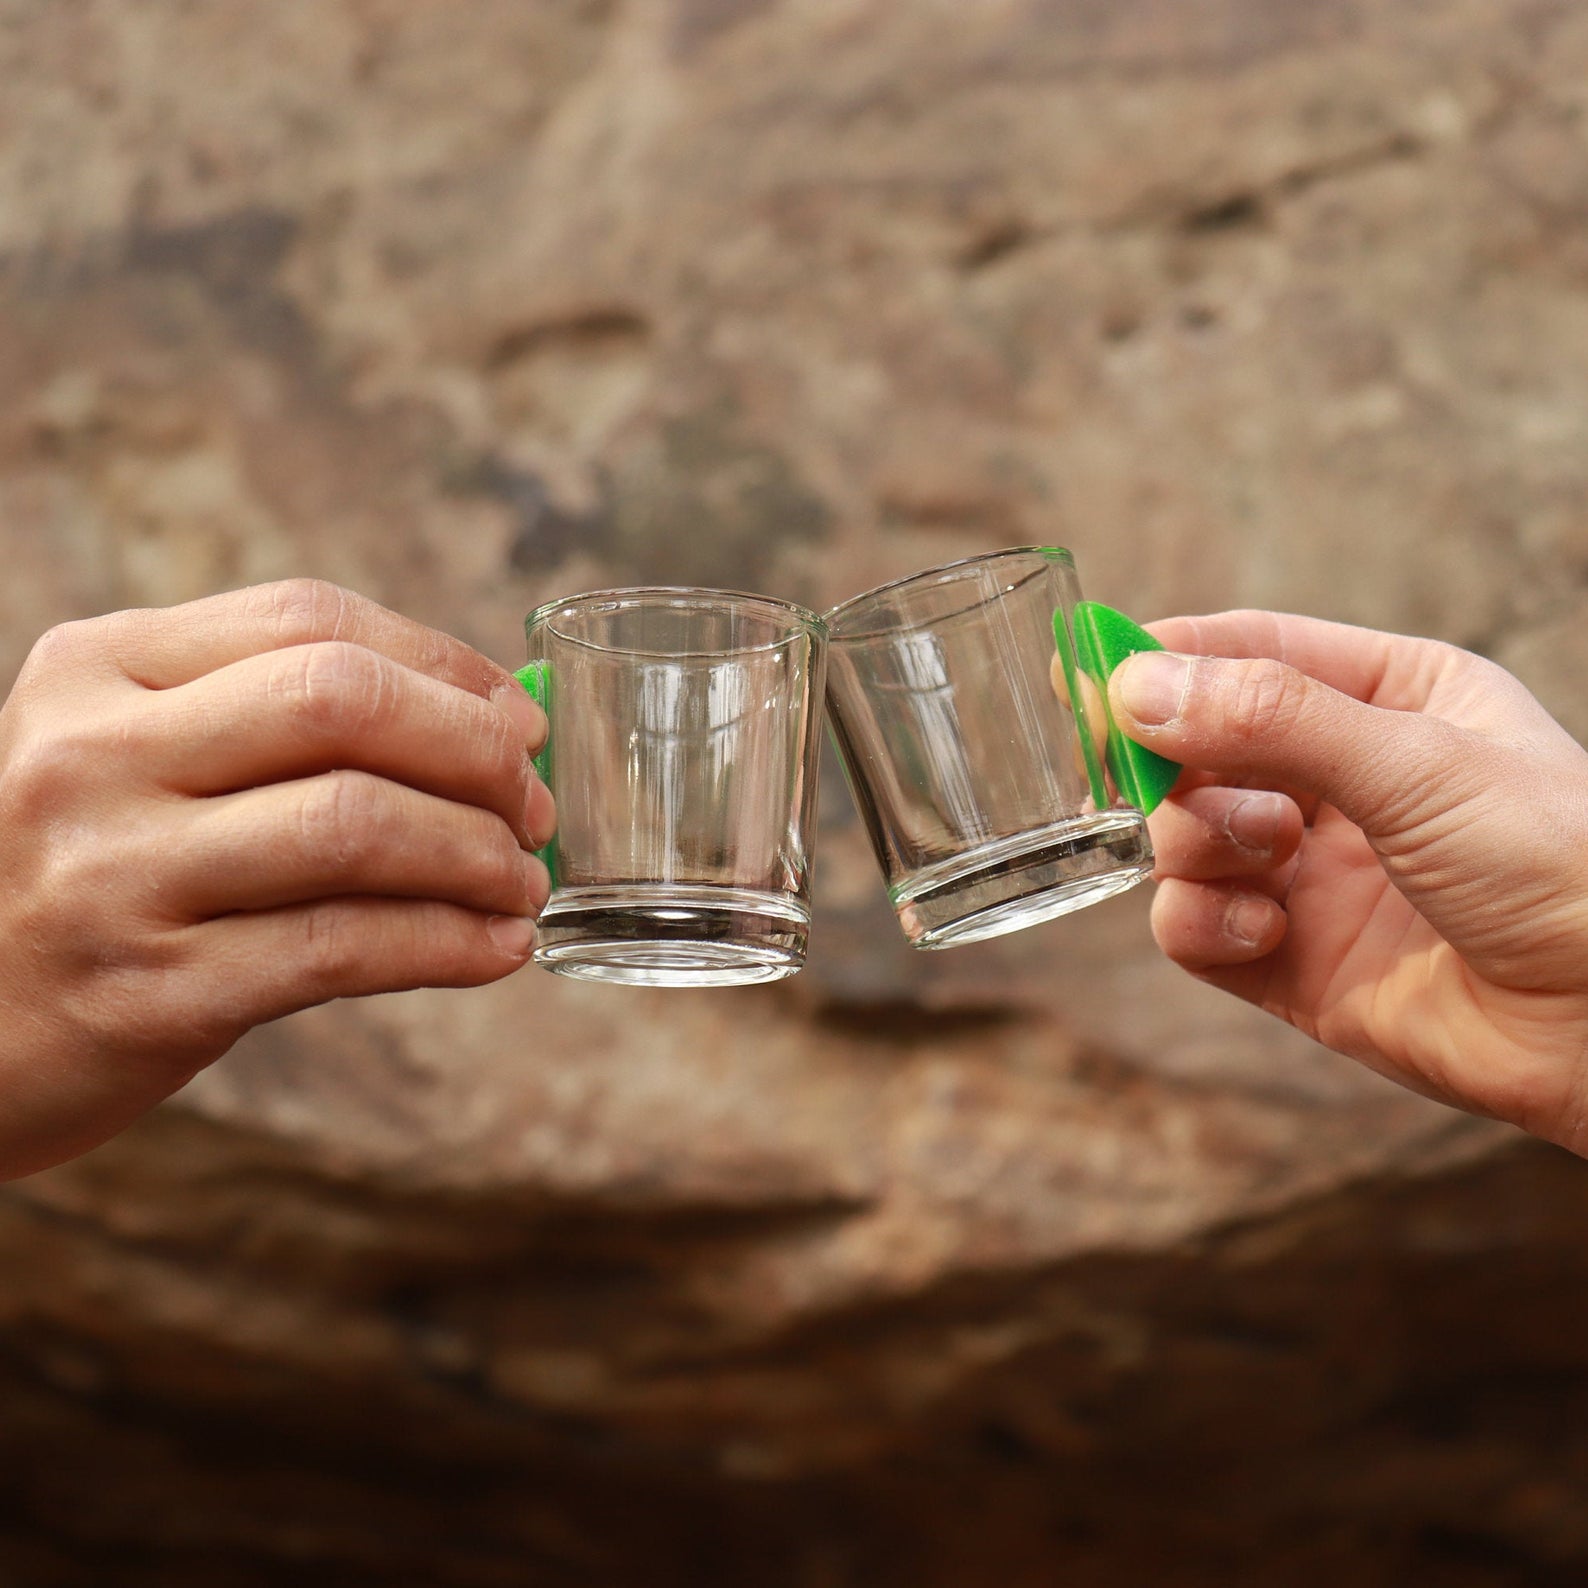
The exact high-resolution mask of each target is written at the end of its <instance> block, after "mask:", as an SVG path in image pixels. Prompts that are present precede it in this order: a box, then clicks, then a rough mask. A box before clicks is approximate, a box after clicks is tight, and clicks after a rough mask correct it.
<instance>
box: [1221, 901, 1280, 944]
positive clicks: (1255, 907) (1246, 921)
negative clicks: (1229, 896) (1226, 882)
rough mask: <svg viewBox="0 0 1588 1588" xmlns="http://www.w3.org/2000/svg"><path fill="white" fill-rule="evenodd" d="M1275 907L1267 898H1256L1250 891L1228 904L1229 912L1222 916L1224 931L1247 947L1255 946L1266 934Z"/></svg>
mask: <svg viewBox="0 0 1588 1588" xmlns="http://www.w3.org/2000/svg"><path fill="white" fill-rule="evenodd" d="M1276 908H1277V906H1276V905H1275V904H1274V903H1273V902H1272V901H1271V900H1269V899H1261V898H1258V897H1257V895H1256V894H1252V893H1248V894H1245V895H1243V896H1241V897H1239V898H1237V899H1236V900H1235V902H1234V903H1233V904H1231V905H1230V908H1229V913H1228V914H1227V915H1226V916H1225V917H1224V930H1225V933H1226V934H1227V935H1228V936H1229V937H1230V938H1232V939H1233V940H1234V941H1235V942H1237V943H1244V944H1245V945H1246V947H1247V948H1256V947H1257V945H1258V944H1259V943H1261V942H1262V940H1263V939H1264V938H1265V937H1267V936H1268V933H1269V929H1270V927H1271V926H1272V925H1273V920H1274V911H1275V909H1276Z"/></svg>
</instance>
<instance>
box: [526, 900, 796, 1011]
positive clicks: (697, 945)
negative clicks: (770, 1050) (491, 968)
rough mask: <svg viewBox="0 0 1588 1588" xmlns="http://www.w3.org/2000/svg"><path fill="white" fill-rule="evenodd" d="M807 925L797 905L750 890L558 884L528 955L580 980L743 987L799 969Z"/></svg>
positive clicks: (540, 963)
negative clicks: (559, 886) (532, 949)
mask: <svg viewBox="0 0 1588 1588" xmlns="http://www.w3.org/2000/svg"><path fill="white" fill-rule="evenodd" d="M809 930H810V911H809V910H808V909H807V908H806V906H805V905H804V904H802V903H800V902H799V901H797V900H794V899H790V898H789V897H788V896H787V895H785V894H780V893H762V892H760V891H758V890H756V889H751V888H714V887H709V886H702V885H700V884H698V883H695V884H685V883H670V882H651V883H618V884H613V885H610V886H607V887H593V888H564V889H561V890H559V891H558V892H557V893H556V894H554V895H553V897H552V901H551V903H550V904H549V905H548V906H547V907H546V910H545V912H544V914H542V916H541V918H540V938H539V942H538V943H537V945H536V948H535V962H536V964H538V965H543V966H544V967H545V968H546V969H547V970H549V971H554V972H555V973H556V974H557V975H559V976H573V977H575V978H577V979H578V980H580V981H599V982H617V983H621V984H624V985H627V986H631V987H743V986H748V985H750V984H752V983H754V982H764V981H781V980H782V979H783V977H785V976H792V975H793V974H794V973H795V971H797V970H799V969H800V967H801V966H803V965H804V963H805V940H806V936H807V934H808V932H809Z"/></svg>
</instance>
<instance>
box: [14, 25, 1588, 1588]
mask: <svg viewBox="0 0 1588 1588" xmlns="http://www.w3.org/2000/svg"><path fill="white" fill-rule="evenodd" d="M1033 541H1041V542H1059V543H1062V544H1068V545H1070V546H1072V547H1073V548H1074V549H1075V550H1076V552H1077V554H1078V556H1079V559H1080V563H1081V567H1082V571H1083V575H1084V577H1085V580H1086V583H1087V586H1088V589H1089V592H1090V593H1091V594H1093V595H1095V596H1098V597H1100V598H1102V599H1105V600H1110V601H1114V602H1116V603H1118V604H1120V605H1123V606H1125V607H1127V608H1128V609H1129V610H1131V611H1132V612H1134V613H1136V614H1138V615H1140V616H1143V617H1151V616H1155V615H1159V614H1163V613H1168V612H1171V611H1183V610H1205V609H1216V608H1219V607H1225V606H1231V605H1239V604H1257V605H1266V606H1276V607H1281V608H1290V609H1301V610H1306V611H1310V612H1314V613H1318V614H1322V615H1325V616H1331V617H1337V618H1343V619H1349V620H1355V621H1360V622H1364V623H1369V624H1373V625H1378V626H1386V627H1394V628H1404V629H1410V630H1415V631H1418V632H1423V633H1428V634H1435V635H1439V636H1442V637H1445V638H1448V639H1451V640H1454V641H1457V642H1459V643H1461V644H1464V645H1469V646H1472V647H1475V648H1477V649H1479V650H1482V651H1484V652H1486V653H1488V654H1490V655H1493V656H1496V657H1498V658H1499V659H1500V660H1502V661H1504V662H1505V663H1507V664H1508V665H1510V666H1512V667H1513V668H1515V669H1516V670H1517V671H1519V672H1520V673H1521V674H1522V676H1523V677H1524V678H1526V679H1527V681H1528V682H1529V683H1530V684H1532V685H1533V687H1534V688H1535V689H1536V690H1538V691H1539V693H1540V694H1541V695H1542V696H1543V698H1544V699H1545V700H1546V702H1548V703H1549V704H1550V705H1551V707H1552V708H1553V709H1554V710H1556V711H1557V713H1558V714H1559V715H1560V716H1561V718H1562V720H1563V721H1565V722H1566V723H1567V724H1568V726H1570V727H1572V728H1573V730H1574V731H1576V732H1578V733H1579V734H1582V733H1584V732H1588V706H1585V704H1584V700H1585V689H1584V686H1585V685H1588V631H1585V622H1584V620H1585V617H1588V9H1585V8H1584V7H1583V6H1582V5H1580V4H1578V3H1575V0H1309V3H1307V4H1305V5H1303V4H1298V3H1283V0H909V3H901V0H534V3H532V4H525V3H522V0H470V3H468V4H457V3H455V0H312V3H311V0H273V3H272V4H270V5H268V6H260V5H243V4H239V3H235V0H212V3H191V0H140V3H139V4H136V5H131V4H126V3H124V0H0V545H3V550H4V555H5V560H6V572H5V577H4V579H3V580H0V651H3V653H4V654H3V656H0V668H3V670H4V676H5V677H6V678H7V679H9V678H10V677H11V676H12V675H13V673H14V671H15V668H16V667H17V666H18V665H19V664H20V662H21V659H22V657H23V656H24V655H25V654H26V651H27V649H28V647H29V645H30V644H31V642H32V640H33V638H34V637H35V636H36V635H37V634H38V633H39V632H41V631H42V630H43V629H44V628H45V627H47V626H48V625H50V624H51V623H53V622H56V621H58V620H61V619H65V618H70V617H76V616H81V615H86V614H90V613H94V612H99V611H104V610H109V609H113V608H117V607H121V606H125V605H128V604H143V603H156V604H165V603H170V602H175V601H180V600H183V599H185V598H188V597H192V596H196V595H199V594H202V593H205V592H208V591H212V590H216V589H221V588H225V587H229V586H232V585H236V584H240V583H246V582H252V581H258V580H265V579H272V578H276V577H280V576H284V575H289V574H298V573H309V574H318V575H323V576H325V577H328V578H331V579H335V580H338V581H340V582H343V583H345V584H348V585H351V586H353V587H355V588H357V589H359V590H362V591H364V592H366V593H367V594H369V595H371V596H373V597H375V598H377V599H379V600H381V601H384V602H386V603H388V604H390V605H392V606H394V607H397V608H399V609H401V610H403V611H405V612H408V613H410V614H412V615H413V616H415V617H417V618H420V619H422V620H424V621H426V622H429V623H433V624H436V625H439V626H441V627H444V628H447V629H450V630H452V631H453V632H455V633H458V634H460V635H462V636H463V637H464V638H466V639H468V640H469V641H471V642H472V643H474V644H476V645H478V646H479V647H480V648H482V649H484V650H486V651H488V652H491V653H492V654H494V655H496V656H498V657H500V658H502V659H503V660H505V661H508V662H512V661H513V660H514V659H515V658H516V657H517V656H518V655H519V654H520V646H521V643H522V642H521V639H520V636H519V623H520V620H521V618H522V615H523V613H524V612H525V611H526V610H527V609H528V608H529V607H530V606H532V605H534V604H535V603H536V602H537V601H539V600H541V599H543V598H545V597H548V596H550V595H554V594H559V593H564V592H568V591H572V590H575V589H580V588H587V587H590V586H593V585H597V584H604V583H615V582H623V583H627V582H635V581H645V580H651V581H665V582H679V583H682V582H690V581H700V582H706V583H712V584H722V585H731V586H739V587H749V588H756V589H761V590H766V591H770V592H776V593H779V594H784V595H787V596H791V597H794V598H797V599H800V600H803V601H806V602H810V603H812V604H815V605H818V606H820V605H825V604H827V603H830V602H832V601H834V600H836V599H839V598H841V597H842V596H844V595H846V594H850V593H853V592H854V591H856V590H859V589H861V588H863V587H864V586H866V585H868V584H870V583H873V582H875V581H876V580H878V579H881V578H884V577H890V576H893V575H896V574H899V573H903V572H907V571H909V570H911V569H912V568H915V567H919V566H924V565H926V564H927V563H930V562H934V561H940V560H944V559H947V558H950V557H954V556H960V555H965V554H969V553H972V552H976V551H980V550H984V549H991V548H995V547H999V546H1004V545H1011V544H1017V543H1023V542H1033ZM828 772H829V774H832V773H833V769H832V768H831V767H829V768H828ZM829 784H830V786H829V787H828V788H827V791H826V799H825V808H824V814H823V834H822V839H821V856H820V866H819V890H818V909H819V919H818V930H817V934H816V939H815V952H814V958H813V962H812V964H811V966H810V969H809V970H808V971H807V973H806V974H804V975H803V976H801V977H799V978H797V979H796V980H794V981H793V982H790V983H788V984H785V985H782V986H779V987H775V988H768V989H760V990H753V991H746V992H743V993H706V994H700V995H691V994H683V993H676V992H671V993H661V992H658V993H651V994H647V993H643V992H627V991H625V992H616V991H604V990H600V989H590V988H578V987H573V986H563V985H560V984H558V983H556V982H555V981H554V980H553V979H552V978H550V977H547V976H544V975H542V974H540V973H538V972H526V973H525V974H523V975H521V976H518V977H516V978H514V979H513V980H511V981H509V982H508V983H506V984H503V985H501V986H498V987H495V988H491V989H488V990H483V991H473V992H467V993H425V994H413V995H409V996H405V997H401V998H393V999H386V1000H380V1001H376V1002H371V1003H367V1004H363V1005H338V1006H332V1007H330V1008H326V1009H323V1010H318V1011H314V1012H312V1013H309V1014H306V1015H304V1016H301V1017H299V1018H296V1019H293V1020H290V1021H287V1022H284V1023H282V1024H280V1025H279V1026H276V1027H273V1028H270V1029H267V1030H263V1031H260V1032H258V1033H256V1034H255V1036H254V1037H252V1038H251V1039H249V1040H248V1041H247V1042H246V1043H245V1044H243V1046H242V1047H240V1048H239V1049H238V1050H237V1051H236V1052H235V1053H234V1054H233V1055H232V1056H231V1057H229V1058H228V1059H227V1060H226V1061H225V1062H224V1063H222V1064H221V1065H219V1066H218V1067H217V1068H216V1069H214V1070H213V1071H212V1072H210V1073H208V1074H206V1075H205V1076H203V1077H201V1078H200V1079H199V1080H198V1081H197V1082H195V1083H194V1084H193V1085H192V1086H191V1087H190V1088H189V1089H188V1090H187V1092H186V1093H185V1094H183V1096H181V1097H180V1098H179V1099H177V1100H176V1101H175V1102H174V1103H173V1104H172V1105H170V1106H169V1107H167V1108H166V1109H164V1110H162V1111H161V1112H160V1113H159V1114H158V1115H156V1116H155V1117H152V1118H151V1119H149V1120H148V1121H147V1122H145V1123H144V1124H143V1125H141V1126H140V1127H138V1128H137V1129H135V1130H134V1131H132V1132H130V1133H129V1134H128V1135H127V1136H125V1137H124V1138H122V1139H121V1140H119V1141H118V1142H116V1143H114V1144H112V1145H111V1146H109V1147H107V1148H105V1149H103V1150H102V1151H100V1152H98V1153H96V1154H94V1155H92V1156H91V1157H89V1158H88V1159H86V1160H83V1161H82V1162H80V1163H78V1164H75V1165H72V1166H70V1167H67V1168H64V1169H62V1170H59V1171H56V1172H53V1173H51V1174H48V1175H44V1176H40V1177H37V1178H35V1179H32V1180H29V1181H26V1182H23V1183H20V1184H15V1185H12V1186H9V1187H6V1188H4V1190H3V1191H0V1584H4V1588H56V1585H60V1588H68V1585H70V1588H76V1585H79V1584H82V1585H88V1584H93V1585H96V1588H99V1585H124V1584H125V1585H135V1588H143V1585H149V1588H155V1585H158V1588H189V1585H192V1588H229V1585H239V1588H254V1585H274V1584H279V1583H282V1582H287V1581H290V1582H293V1583H295V1584H306V1585H320V1584H325V1585H331V1584H335V1585H337V1588H360V1585H365V1584H369V1585H377V1584H378V1585H388V1584H407V1583H415V1584H420V1583H422V1584H427V1585H437V1588H497V1585H519V1584H536V1585H541V1584H544V1585H548V1588H564V1585H568V1588H573V1585H615V1588H627V1585H636V1588H650V1585H657V1588H671V1585H679V1588H686V1585H687V1588H694V1585H697V1584H698V1585H706V1584H717V1583H733V1584H747V1585H757V1588H759V1585H767V1588H852V1585H854V1588H858V1585H861V1584H866V1585H875V1588H895V1585H897V1588H904V1585H912V1588H939V1585H941V1588H948V1585H954V1588H981V1585H984V1584H985V1585H989V1588H990V1585H995V1584H996V1585H997V1588H1039V1585H1047V1584H1051V1583H1056V1582H1061V1581H1062V1582H1065V1583H1067V1584H1072V1585H1076V1588H1094V1585H1095V1588H1114V1585H1137V1584H1142V1583H1163V1584H1174V1585H1193V1588H1195V1585H1201V1584H1210V1585H1211V1584H1220V1585H1226V1584H1229V1583H1231V1582H1242V1583H1246V1582H1251V1583H1259V1582H1260V1583H1285V1584H1295V1585H1303V1588H1305V1585H1308V1584H1314V1583H1317V1584H1322V1583H1330V1584H1333V1583H1335V1582H1338V1581H1340V1580H1349V1581H1351V1582H1353V1583H1356V1584H1359V1585H1365V1588H1373V1585H1377V1584H1386V1585H1388V1584H1404V1583H1416V1584H1418V1585H1435V1588H1444V1585H1450V1588H1469V1585H1471V1588H1477V1585H1491V1584H1495V1585H1498V1584H1513V1583H1514V1584H1541V1585H1550V1584H1556V1583H1560V1584H1566V1583H1578V1582H1580V1581H1582V1572H1583V1569H1584V1565H1585V1562H1588V1503H1585V1499H1584V1496H1585V1494H1588V1435H1585V1432H1584V1430H1585V1429H1588V1344H1585V1343H1584V1342H1585V1340H1588V1331H1585V1328H1584V1324H1585V1322H1588V1240H1585V1239H1584V1235H1583V1231H1584V1228H1585V1225H1588V1178H1585V1175H1584V1173H1583V1171H1582V1169H1581V1166H1580V1165H1579V1164H1577V1163H1576V1162H1575V1161H1574V1160H1571V1159H1568V1158H1566V1157H1565V1156H1564V1155H1562V1154H1559V1153H1556V1152H1553V1151H1551V1150H1549V1149H1546V1148H1543V1147H1540V1146H1537V1145H1535V1144H1532V1143H1528V1142H1524V1141H1522V1140H1521V1139H1520V1138H1518V1137H1517V1136H1515V1135H1514V1134H1513V1133H1511V1132H1508V1131H1505V1130H1503V1129H1500V1128H1498V1127H1492V1126H1489V1125H1486V1124H1481V1123H1478V1122H1474V1121H1468V1120H1465V1119H1462V1118H1460V1117H1458V1116H1455V1115H1453V1114H1450V1113H1447V1112H1445V1111H1443V1110H1441V1109H1439V1108H1437V1107H1434V1106H1433V1105H1426V1104H1423V1103H1421V1102H1419V1101H1417V1100H1414V1099H1412V1098H1409V1097H1407V1096H1405V1095H1403V1094H1401V1093H1399V1092H1397V1091H1395V1090H1393V1089H1391V1088H1389V1087H1388V1086H1387V1085H1385V1084H1383V1083H1380V1082H1378V1081H1377V1080H1375V1079H1373V1078H1372V1077H1369V1076H1367V1075H1365V1074H1364V1073H1362V1072H1361V1071H1359V1070H1358V1069H1356V1068H1354V1067H1352V1066H1351V1065H1349V1064H1347V1063H1346V1062H1345V1061H1343V1060H1339V1059H1336V1058H1334V1057H1332V1056H1330V1055H1328V1054H1324V1053H1320V1052H1318V1051H1317V1050H1315V1049H1313V1048H1311V1047H1309V1046H1308V1045H1307V1044H1305V1043H1304V1042H1301V1041H1300V1040H1299V1039H1296V1038H1294V1037H1293V1036H1291V1035H1289V1034H1287V1033H1285V1032H1283V1031H1281V1030H1280V1029H1279V1028H1277V1027H1276V1026H1273V1025H1271V1024H1269V1023H1267V1022H1265V1021H1264V1020H1263V1019H1262V1018H1261V1017H1258V1016H1256V1015H1253V1014H1251V1013H1250V1012H1249V1011H1246V1010H1244V1009H1242V1008H1238V1007H1235V1006H1232V1005H1227V1004H1226V1003H1225V1002H1224V1001H1222V1000H1221V999H1219V998H1218V997H1216V996H1215V995H1213V994H1211V993H1208V992H1206V991H1204V990H1203V989H1200V988H1199V987H1197V986H1196V985H1194V984H1192V983H1190V982H1189V981H1188V980H1187V979H1185V978H1182V977H1180V976H1178V975H1177V974H1176V973H1174V972H1173V971H1172V970H1171V969H1169V968H1168V967H1167V966H1165V965H1163V964H1160V963H1159V962H1158V961H1157V959H1156V958H1155V955H1154V952H1153V950H1152V947H1151V943H1150V938H1149V936H1148V932H1147V927H1146V915H1145V911H1146V901H1145V899H1144V898H1129V899H1126V900H1122V901H1118V902H1116V903H1115V904H1112V905H1108V906H1104V907H1100V908H1098V909H1096V910H1094V911H1091V912H1089V913H1087V914H1086V915H1084V916H1081V917H1078V918H1074V919H1072V920H1070V921H1067V922H1059V923H1055V924H1053V925H1051V926H1049V927H1046V928H1042V929H1039V930H1037V931H1033V932H1030V933H1026V934H1024V935H1021V936H1019V937H1016V938H1013V939H1010V940H1008V941H1007V942H1005V943H1003V944H1001V945H988V946H985V947H982V948H973V949H964V950H959V951H956V952H954V953H952V954H949V955H944V956H933V957H927V956H917V957H912V956H911V955H910V953H909V952H908V951H907V950H905V949H904V947H903V946H902V939H900V938H898V936H897V933H896V932H895V930H894V928H893V926H892V924H891V918H890V916H889V914H888V911H887V908H886V905H885V901H884V899H883V897H882V893H881V888H880V885H879V883H878V881H877V878H876V875H875V872H874V870H873V868H872V865H871V862H870V860H869V857H868V856H867V855H866V853H865V851H864V847H863V839H862V835H861V834H860V831H859V828H858V824H857V823H856V821H855V819H854V817H853V814H852V812H851V811H850V809H849V806H848V803H847V799H846V797H845V795H844V793H843V790H842V786H841V784H840V783H839V782H838V781H837V780H836V777H835V776H830V778H829Z"/></svg>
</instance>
